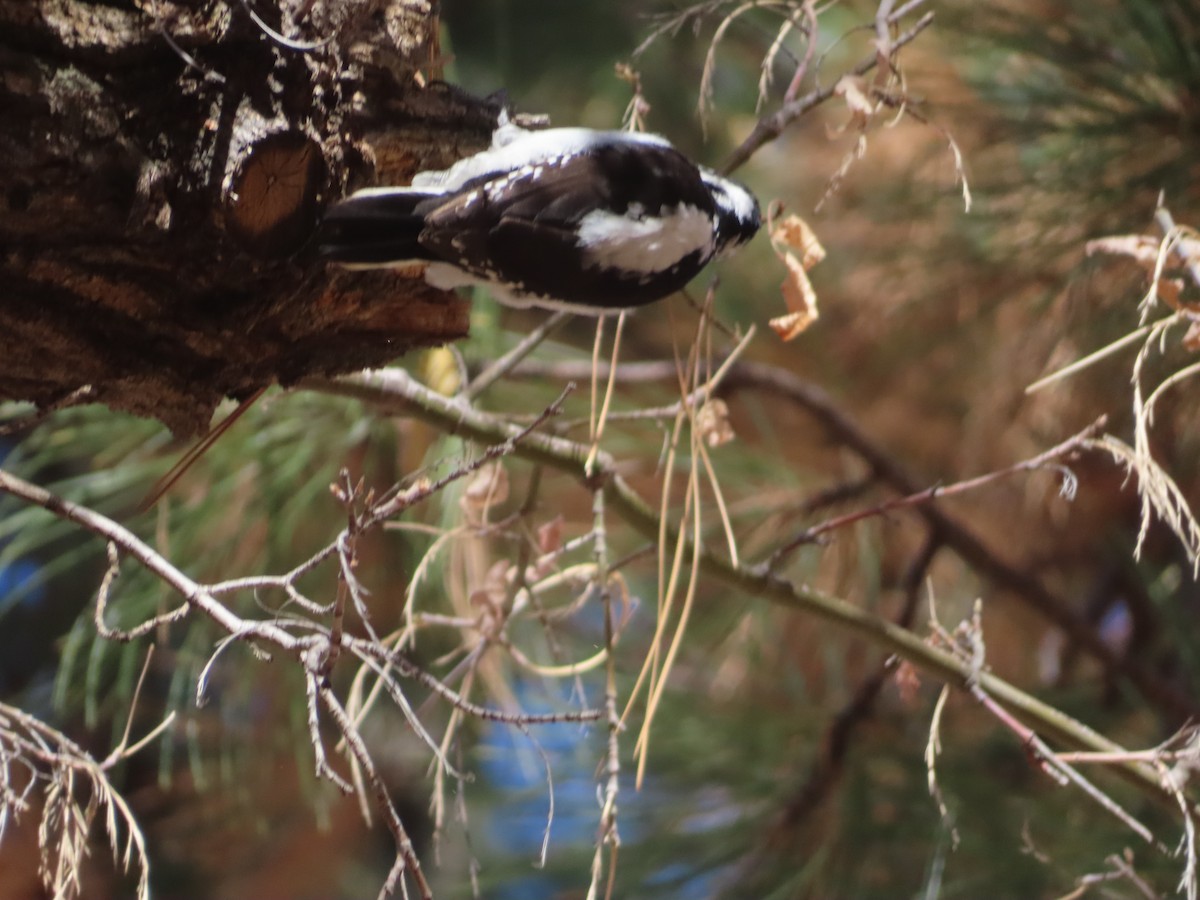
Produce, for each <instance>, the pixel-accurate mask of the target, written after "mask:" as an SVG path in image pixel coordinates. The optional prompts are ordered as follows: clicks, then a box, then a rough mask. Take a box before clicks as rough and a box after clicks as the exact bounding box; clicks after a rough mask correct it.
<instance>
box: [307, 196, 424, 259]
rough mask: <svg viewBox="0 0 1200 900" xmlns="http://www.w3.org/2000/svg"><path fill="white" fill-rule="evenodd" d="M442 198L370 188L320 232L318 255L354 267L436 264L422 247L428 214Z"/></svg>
mask: <svg viewBox="0 0 1200 900" xmlns="http://www.w3.org/2000/svg"><path fill="white" fill-rule="evenodd" d="M437 198H438V195H437V194H436V193H430V192H427V191H420V190H414V189H412V188H370V189H368V190H365V191H359V192H358V193H355V194H352V195H351V196H349V197H347V198H346V199H345V200H342V201H341V202H339V203H335V204H334V205H333V206H332V207H331V208H330V209H329V211H328V212H326V213H325V218H324V219H322V220H321V225H320V227H319V228H318V229H317V237H316V241H317V253H318V255H319V256H322V257H324V258H325V259H327V260H329V261H330V262H336V263H342V264H343V265H348V266H363V267H372V266H388V265H394V264H396V263H401V262H407V261H412V260H422V259H430V258H431V257H430V255H429V253H428V252H427V251H426V250H425V249H424V248H423V247H422V246H421V244H420V240H419V238H420V236H421V229H422V228H423V227H424V225H425V213H424V211H423V210H422V209H421V208H420V207H421V206H422V204H424V205H425V206H426V207H429V206H432V205H434V202H435V201H436V200H437Z"/></svg>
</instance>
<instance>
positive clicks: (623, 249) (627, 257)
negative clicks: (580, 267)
mask: <svg viewBox="0 0 1200 900" xmlns="http://www.w3.org/2000/svg"><path fill="white" fill-rule="evenodd" d="M639 211H640V207H637V205H636V204H635V205H634V206H633V207H631V208H630V210H629V213H632V215H630V214H626V215H619V214H617V213H614V212H610V211H609V210H606V209H594V210H592V211H591V212H589V213H588V214H587V215H585V216H584V217H583V218H582V219H580V220H579V238H578V246H579V248H580V249H581V250H583V257H584V265H585V266H589V267H593V268H604V269H617V270H620V271H625V272H630V273H639V274H645V275H651V274H654V273H657V272H665V271H667V270H668V269H670V268H671V267H672V266H673V265H675V264H676V263H677V262H679V261H680V260H682V259H683V258H684V257H685V256H688V255H690V254H692V253H700V254H701V257H702V258H705V259H707V257H708V256H709V255H711V254H712V250H713V223H712V219H710V218H709V217H708V215H707V214H706V213H704V212H703V211H702V210H699V209H697V208H696V207H694V206H686V205H684V206H677V207H674V208H672V209H668V210H664V211H663V212H662V214H661V215H658V216H651V217H648V218H642V217H639V216H638V212H639Z"/></svg>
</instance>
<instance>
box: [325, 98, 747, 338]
mask: <svg viewBox="0 0 1200 900" xmlns="http://www.w3.org/2000/svg"><path fill="white" fill-rule="evenodd" d="M761 224H762V218H761V213H760V211H759V205H758V201H757V200H756V199H755V197H754V195H753V194H752V193H751V192H750V191H749V190H748V189H747V188H745V187H744V186H742V185H741V184H738V183H737V182H735V181H732V180H730V179H728V178H724V177H722V176H721V175H719V174H717V173H716V172H715V171H713V170H711V169H708V168H705V167H703V166H700V165H697V164H696V163H694V162H692V161H691V160H690V159H688V157H686V156H685V155H684V154H682V153H681V152H679V151H678V150H677V149H675V147H673V146H672V145H671V143H670V142H669V141H668V140H667V139H666V138H663V137H660V136H658V135H654V134H647V133H641V132H629V131H602V130H593V129H590V128H569V127H564V128H550V129H545V130H540V131H534V130H527V129H524V128H521V127H519V126H517V125H515V124H512V123H510V122H507V121H502V122H501V123H500V125H499V127H498V128H497V129H496V131H495V134H494V135H493V140H492V144H491V146H490V147H489V148H488V149H486V150H484V151H482V152H480V153H477V154H475V155H473V156H469V157H466V158H464V159H461V160H459V161H458V162H456V163H454V164H453V165H452V166H451V167H450V168H448V169H445V170H438V171H426V172H419V173H418V174H417V175H416V176H415V177H414V178H413V179H412V184H411V185H410V186H407V187H374V188H366V189H364V190H359V191H357V192H355V193H354V194H351V195H350V196H349V197H347V198H346V199H344V200H342V201H340V202H337V203H335V204H333V205H332V206H331V207H330V208H329V210H328V211H327V213H326V214H325V216H324V218H323V220H322V222H321V223H320V225H319V227H318V229H317V240H316V243H317V253H318V255H319V256H320V257H322V258H324V259H325V260H327V261H329V262H332V263H337V264H340V265H343V266H347V267H350V268H355V269H364V268H380V267H395V266H402V265H408V264H411V263H425V264H426V266H425V271H424V277H425V281H426V282H427V283H428V284H430V285H431V286H433V287H436V288H439V289H442V290H452V289H454V288H458V287H464V286H470V285H480V284H482V285H485V286H487V287H489V288H490V291H491V293H492V295H493V296H494V297H495V298H496V299H497V300H499V301H501V302H502V303H506V304H508V305H511V306H536V307H542V308H549V309H568V310H571V311H573V312H577V313H580V312H582V313H586V314H592V315H605V314H608V313H615V312H619V311H622V310H625V309H629V308H632V307H637V306H642V305H644V304H647V303H651V302H653V301H655V300H660V299H662V298H664V297H666V296H669V295H670V294H673V293H674V292H676V291H678V290H679V289H681V288H682V287H684V286H685V285H686V284H687V283H688V282H689V281H691V280H692V278H694V277H695V276H696V275H697V274H698V273H699V272H700V271H701V270H702V269H703V268H704V267H705V266H706V265H708V263H710V262H711V261H712V260H714V259H716V258H719V257H724V256H725V255H727V254H729V253H730V252H732V251H733V250H736V249H737V248H738V247H740V246H742V245H743V244H745V243H746V242H748V241H749V240H750V239H751V238H753V237H754V235H755V234H756V233H757V231H758V230H759V228H760V226H761Z"/></svg>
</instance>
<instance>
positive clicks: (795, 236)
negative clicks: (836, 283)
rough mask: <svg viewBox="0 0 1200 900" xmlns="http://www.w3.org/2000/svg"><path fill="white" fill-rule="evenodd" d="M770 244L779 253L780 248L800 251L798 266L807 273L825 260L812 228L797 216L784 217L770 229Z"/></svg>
mask: <svg viewBox="0 0 1200 900" xmlns="http://www.w3.org/2000/svg"><path fill="white" fill-rule="evenodd" d="M771 244H772V245H773V246H774V247H775V252H776V253H779V248H780V247H781V246H783V247H787V248H789V249H791V250H799V251H800V264H801V265H802V266H804V270H805V271H806V272H807V271H809V270H810V269H812V267H813V266H815V265H816V264H817V263H819V262H820V261H821V260H823V259H824V258H825V248H824V247H822V246H821V242H820V241H819V240H817V235H816V232H814V231H813V230H812V227H811V226H810V225H809V224H808V223H807V222H806V221H804V220H803V219H802V218H800V217H799V216H797V215H789V216H784V218H782V219H781V220H780V221H779V222H778V223H776V224H775V225H774V226H773V227H772V229H771Z"/></svg>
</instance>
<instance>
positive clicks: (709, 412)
mask: <svg viewBox="0 0 1200 900" xmlns="http://www.w3.org/2000/svg"><path fill="white" fill-rule="evenodd" d="M696 432H697V433H698V434H699V435H700V437H701V438H702V439H703V440H704V443H706V444H707V445H708V446H710V447H720V446H722V445H723V444H728V443H729V442H730V441H732V440H733V439H734V438H736V437H737V435H736V434H735V433H734V430H733V425H732V424H730V422H729V406H728V404H726V403H725V401H724V400H721V399H720V398H713V399H712V400H709V401H707V402H705V403H704V404H703V405H702V406H701V407H700V408H699V409H698V410H696Z"/></svg>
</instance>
